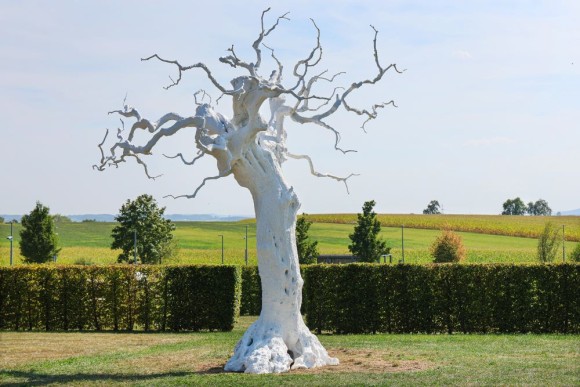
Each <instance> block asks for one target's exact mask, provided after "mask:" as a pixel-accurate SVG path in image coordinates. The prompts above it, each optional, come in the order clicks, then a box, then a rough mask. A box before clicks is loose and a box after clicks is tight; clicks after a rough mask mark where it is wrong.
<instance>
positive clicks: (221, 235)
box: [218, 234, 224, 265]
mask: <svg viewBox="0 0 580 387" xmlns="http://www.w3.org/2000/svg"><path fill="white" fill-rule="evenodd" d="M218 236H220V237H222V265H223V264H224V236H223V234H220V235H218Z"/></svg>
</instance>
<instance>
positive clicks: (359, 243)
mask: <svg viewBox="0 0 580 387" xmlns="http://www.w3.org/2000/svg"><path fill="white" fill-rule="evenodd" d="M374 206H375V201H374V200H370V201H368V202H365V203H364V205H363V213H362V214H357V218H358V221H357V224H356V226H354V233H352V234H350V235H349V236H348V237H349V238H350V240H351V242H352V244H350V245H349V246H348V249H349V250H350V252H351V253H352V254H353V255H355V256H356V257H357V258H358V260H359V261H360V262H377V261H379V260H380V259H381V255H384V254H388V253H389V252H390V250H391V248H390V247H387V243H386V242H385V241H383V240H382V239H380V238H379V237H378V236H379V233H380V232H381V222H379V220H378V219H377V214H376V213H375V212H374V211H373V208H374Z"/></svg>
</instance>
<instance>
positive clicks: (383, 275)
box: [304, 264, 580, 333]
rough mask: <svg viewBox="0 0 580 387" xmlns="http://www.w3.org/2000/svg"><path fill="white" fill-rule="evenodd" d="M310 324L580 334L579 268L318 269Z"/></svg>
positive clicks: (346, 329)
mask: <svg viewBox="0 0 580 387" xmlns="http://www.w3.org/2000/svg"><path fill="white" fill-rule="evenodd" d="M304 272H305V291H304V294H305V298H306V320H307V325H308V326H309V327H310V328H311V329H315V330H317V331H318V332H321V331H333V332H337V333H366V332H395V333H415V332H426V333H453V332H464V333H472V332H473V333H475V332H482V333H486V332H502V333H512V332H513V333H516V332H517V333H523V332H534V333H544V332H562V333H580V265H578V264H555V265H505V264H491V265H458V264H436V265H376V264H349V265H315V266H309V267H307V268H306V269H305V270H304Z"/></svg>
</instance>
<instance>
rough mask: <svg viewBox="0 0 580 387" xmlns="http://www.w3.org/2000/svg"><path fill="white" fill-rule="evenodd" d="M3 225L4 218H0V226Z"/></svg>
mask: <svg viewBox="0 0 580 387" xmlns="http://www.w3.org/2000/svg"><path fill="white" fill-rule="evenodd" d="M2 223H4V218H3V217H1V216H0V224H2Z"/></svg>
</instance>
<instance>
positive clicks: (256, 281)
mask: <svg viewBox="0 0 580 387" xmlns="http://www.w3.org/2000/svg"><path fill="white" fill-rule="evenodd" d="M261 310H262V283H261V282H260V274H259V273H258V266H242V305H241V307H240V314H241V315H242V316H257V315H259V314H260V311H261Z"/></svg>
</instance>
